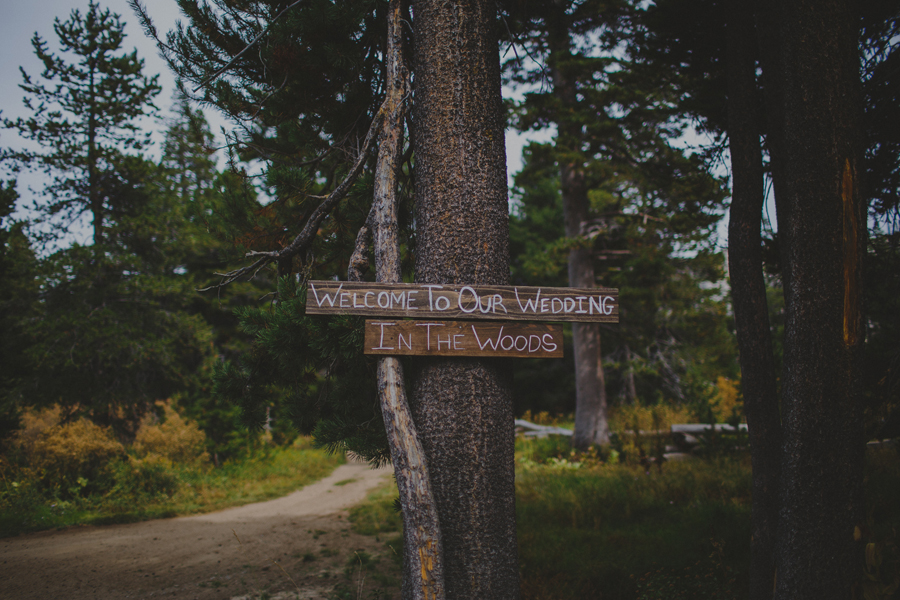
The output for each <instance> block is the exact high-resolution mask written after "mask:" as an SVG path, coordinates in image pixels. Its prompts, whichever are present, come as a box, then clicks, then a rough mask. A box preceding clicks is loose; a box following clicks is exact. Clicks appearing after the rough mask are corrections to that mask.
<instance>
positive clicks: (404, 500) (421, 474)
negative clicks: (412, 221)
mask: <svg viewBox="0 0 900 600" xmlns="http://www.w3.org/2000/svg"><path fill="white" fill-rule="evenodd" d="M401 11H402V0H391V4H390V9H389V16H388V43H387V53H386V66H387V85H386V95H387V98H386V100H385V103H384V110H385V111H386V115H385V123H384V129H383V130H382V133H381V135H380V136H379V146H378V159H377V162H376V167H375V194H374V202H373V207H372V216H371V219H370V221H371V223H367V224H366V226H367V227H368V226H369V225H371V227H372V233H373V239H374V244H373V245H374V249H375V277H376V280H377V281H379V282H382V283H399V282H400V280H401V273H400V240H399V231H398V229H399V227H398V218H397V210H398V209H397V174H398V172H399V170H400V159H401V155H402V152H403V121H404V114H405V101H406V98H405V96H406V93H407V91H408V85H407V82H408V74H407V72H406V69H405V67H404V64H403V59H402V42H403V21H402V14H401ZM351 263H352V261H351ZM377 381H378V396H379V399H380V401H381V413H382V416H383V417H384V427H385V431H386V433H387V438H388V444H389V445H390V448H391V462H392V463H393V465H394V476H395V477H396V480H397V488H398V489H399V491H400V503H401V506H402V508H403V536H404V541H405V545H404V556H403V562H404V578H403V596H404V598H406V599H409V600H443V599H444V597H445V595H444V573H443V549H442V544H441V532H440V523H439V521H438V514H437V506H436V505H435V502H434V494H433V492H432V487H431V479H430V477H429V473H428V463H427V461H426V458H425V451H424V449H423V447H422V443H421V441H420V440H419V437H418V433H417V431H416V427H415V423H414V422H413V418H412V413H411V412H410V409H409V404H408V403H407V399H406V388H405V383H404V380H403V366H402V365H401V363H400V360H399V359H398V358H396V357H394V356H386V357H384V358H380V359H379V360H378V370H377Z"/></svg>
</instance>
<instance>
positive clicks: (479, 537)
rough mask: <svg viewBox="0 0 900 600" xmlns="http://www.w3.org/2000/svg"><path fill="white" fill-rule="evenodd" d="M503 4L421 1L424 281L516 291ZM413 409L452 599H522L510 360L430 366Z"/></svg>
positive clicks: (417, 22) (417, 134)
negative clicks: (500, 35)
mask: <svg viewBox="0 0 900 600" xmlns="http://www.w3.org/2000/svg"><path fill="white" fill-rule="evenodd" d="M496 7H497V5H496V3H494V2H490V1H488V0H462V1H460V2H439V1H437V0H416V1H414V2H413V3H412V8H413V31H414V42H415V65H414V68H415V104H414V107H413V116H414V119H413V142H414V147H415V152H416V174H415V200H416V244H417V248H416V280H417V281H418V282H420V283H430V284H444V283H465V284H501V285H502V284H506V283H507V282H508V280H509V223H508V203H507V189H506V151H505V145H504V126H505V121H504V116H503V110H502V104H501V96H500V60H499V53H498V46H497V32H496V31H495V25H496V22H497V21H496V10H497V8H496ZM409 366H414V369H413V373H412V375H413V377H412V380H413V383H412V390H411V391H412V394H411V399H412V402H411V405H412V406H411V407H412V411H413V417H414V420H415V424H416V427H417V428H418V432H419V436H420V439H421V440H422V445H423V446H424V448H425V453H426V456H427V460H428V465H429V468H430V470H431V482H432V486H433V489H434V494H435V498H436V502H437V507H438V516H439V518H440V526H441V534H442V536H443V543H444V578H445V586H446V593H447V598H449V599H453V600H457V599H474V598H491V599H492V600H503V599H513V598H518V595H519V577H518V564H517V551H516V529H515V488H514V463H513V444H514V431H513V407H512V396H511V392H510V390H511V378H510V374H509V372H508V369H507V368H506V367H505V366H504V364H503V362H502V361H491V360H476V359H424V358H423V359H419V360H417V361H416V362H415V363H412V362H411V363H409Z"/></svg>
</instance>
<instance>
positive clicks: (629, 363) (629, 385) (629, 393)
mask: <svg viewBox="0 0 900 600" xmlns="http://www.w3.org/2000/svg"><path fill="white" fill-rule="evenodd" d="M621 314H622V310H621V308H620V309H619V315H620V316H621ZM624 352H625V375H624V377H625V383H624V386H623V390H622V396H623V400H624V402H625V404H634V403H635V401H636V400H637V386H635V384H634V362H633V360H634V359H633V357H634V355H633V354H632V353H631V347H630V346H629V345H628V344H625V348H624Z"/></svg>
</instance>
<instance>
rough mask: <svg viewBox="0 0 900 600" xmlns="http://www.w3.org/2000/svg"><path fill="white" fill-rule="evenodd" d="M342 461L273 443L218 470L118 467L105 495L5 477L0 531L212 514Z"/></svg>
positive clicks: (301, 446) (279, 491)
mask: <svg viewBox="0 0 900 600" xmlns="http://www.w3.org/2000/svg"><path fill="white" fill-rule="evenodd" d="M343 462H344V458H343V456H338V455H330V454H328V453H327V452H326V451H325V450H320V449H315V448H313V447H312V446H311V444H310V442H309V440H308V439H305V438H300V439H298V440H297V441H296V442H295V443H294V444H293V445H291V446H289V447H284V448H271V449H268V450H267V451H265V452H260V453H257V454H256V455H254V456H251V457H247V458H244V459H241V460H236V461H233V462H229V463H226V464H224V465H223V466H222V467H220V468H212V467H188V466H183V465H173V466H170V467H167V468H160V469H157V470H156V471H154V473H153V475H154V476H155V477H156V478H157V479H158V480H159V481H161V482H162V483H160V484H159V485H156V486H154V485H148V483H147V481H146V476H147V473H146V472H133V469H132V470H131V471H130V470H129V468H128V467H127V465H126V463H124V462H123V463H121V464H118V465H117V466H114V467H113V469H112V471H113V472H114V477H116V484H115V485H114V486H112V489H111V490H110V491H108V492H107V493H105V494H102V495H100V494H94V495H88V496H85V497H82V496H77V495H76V496H75V497H71V495H70V496H69V497H68V499H61V498H59V497H47V494H46V492H44V493H42V492H41V491H40V489H39V487H38V485H37V484H36V482H33V481H25V480H23V481H16V480H14V478H13V477H10V476H7V477H5V478H4V479H3V480H2V481H0V537H6V536H11V535H17V534H19V533H23V532H28V531H40V530H43V529H53V528H61V527H68V526H71V525H84V524H95V525H96V524H110V523H127V522H134V521H143V520H147V519H157V518H165V517H174V516H180V515H188V514H195V513H203V512H210V511H214V510H219V509H222V508H227V507H229V506H240V505H243V504H248V503H251V502H259V501H262V500H268V499H271V498H277V497H279V496H283V495H285V494H287V493H289V492H291V491H294V490H296V489H297V488H298V487H301V486H303V485H306V484H308V483H311V482H313V481H317V480H319V479H321V478H322V477H325V476H327V475H328V474H329V473H331V472H332V471H333V470H334V469H335V468H336V467H337V466H338V465H340V464H342V463H343Z"/></svg>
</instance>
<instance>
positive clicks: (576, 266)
mask: <svg viewBox="0 0 900 600" xmlns="http://www.w3.org/2000/svg"><path fill="white" fill-rule="evenodd" d="M559 8H560V11H559V12H558V14H557V15H555V19H554V21H553V23H551V24H550V27H551V33H550V57H549V61H548V62H549V64H550V69H551V76H552V81H553V94H554V96H555V97H556V99H557V100H558V101H559V103H560V110H559V114H560V118H559V119H558V122H557V124H556V125H557V136H556V149H557V160H558V161H559V178H560V193H561V195H562V203H563V217H564V221H565V233H566V236H567V237H569V238H573V239H577V238H581V237H582V236H583V234H584V223H585V222H586V221H587V220H588V210H589V207H590V204H589V202H588V194H587V184H586V182H585V173H584V168H585V165H584V163H585V157H584V155H583V154H582V152H581V146H582V142H583V139H582V138H583V136H582V134H581V123H580V122H574V123H572V122H568V115H570V114H575V113H576V108H577V106H576V104H577V102H578V100H577V95H576V90H575V82H574V81H572V80H571V79H570V78H569V77H567V76H566V72H565V68H564V65H563V64H562V63H564V62H565V61H566V60H567V59H569V58H570V52H571V47H570V44H571V42H570V40H569V27H568V23H567V22H566V15H565V12H564V8H565V7H564V6H562V5H560V7H559ZM591 254H592V251H591V246H590V245H579V246H578V247H576V248H573V249H572V250H571V251H570V252H569V264H568V274H569V285H570V286H571V287H579V288H592V287H594V285H595V277H594V260H593V256H592V255H591ZM572 338H573V340H572V345H573V348H574V351H575V430H574V432H573V434H572V445H573V446H575V447H576V448H581V449H586V448H587V447H588V446H590V445H592V444H608V443H609V425H608V423H607V421H606V382H605V378H604V376H603V363H602V360H601V359H602V356H601V353H600V326H599V325H598V324H597V323H573V324H572Z"/></svg>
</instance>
